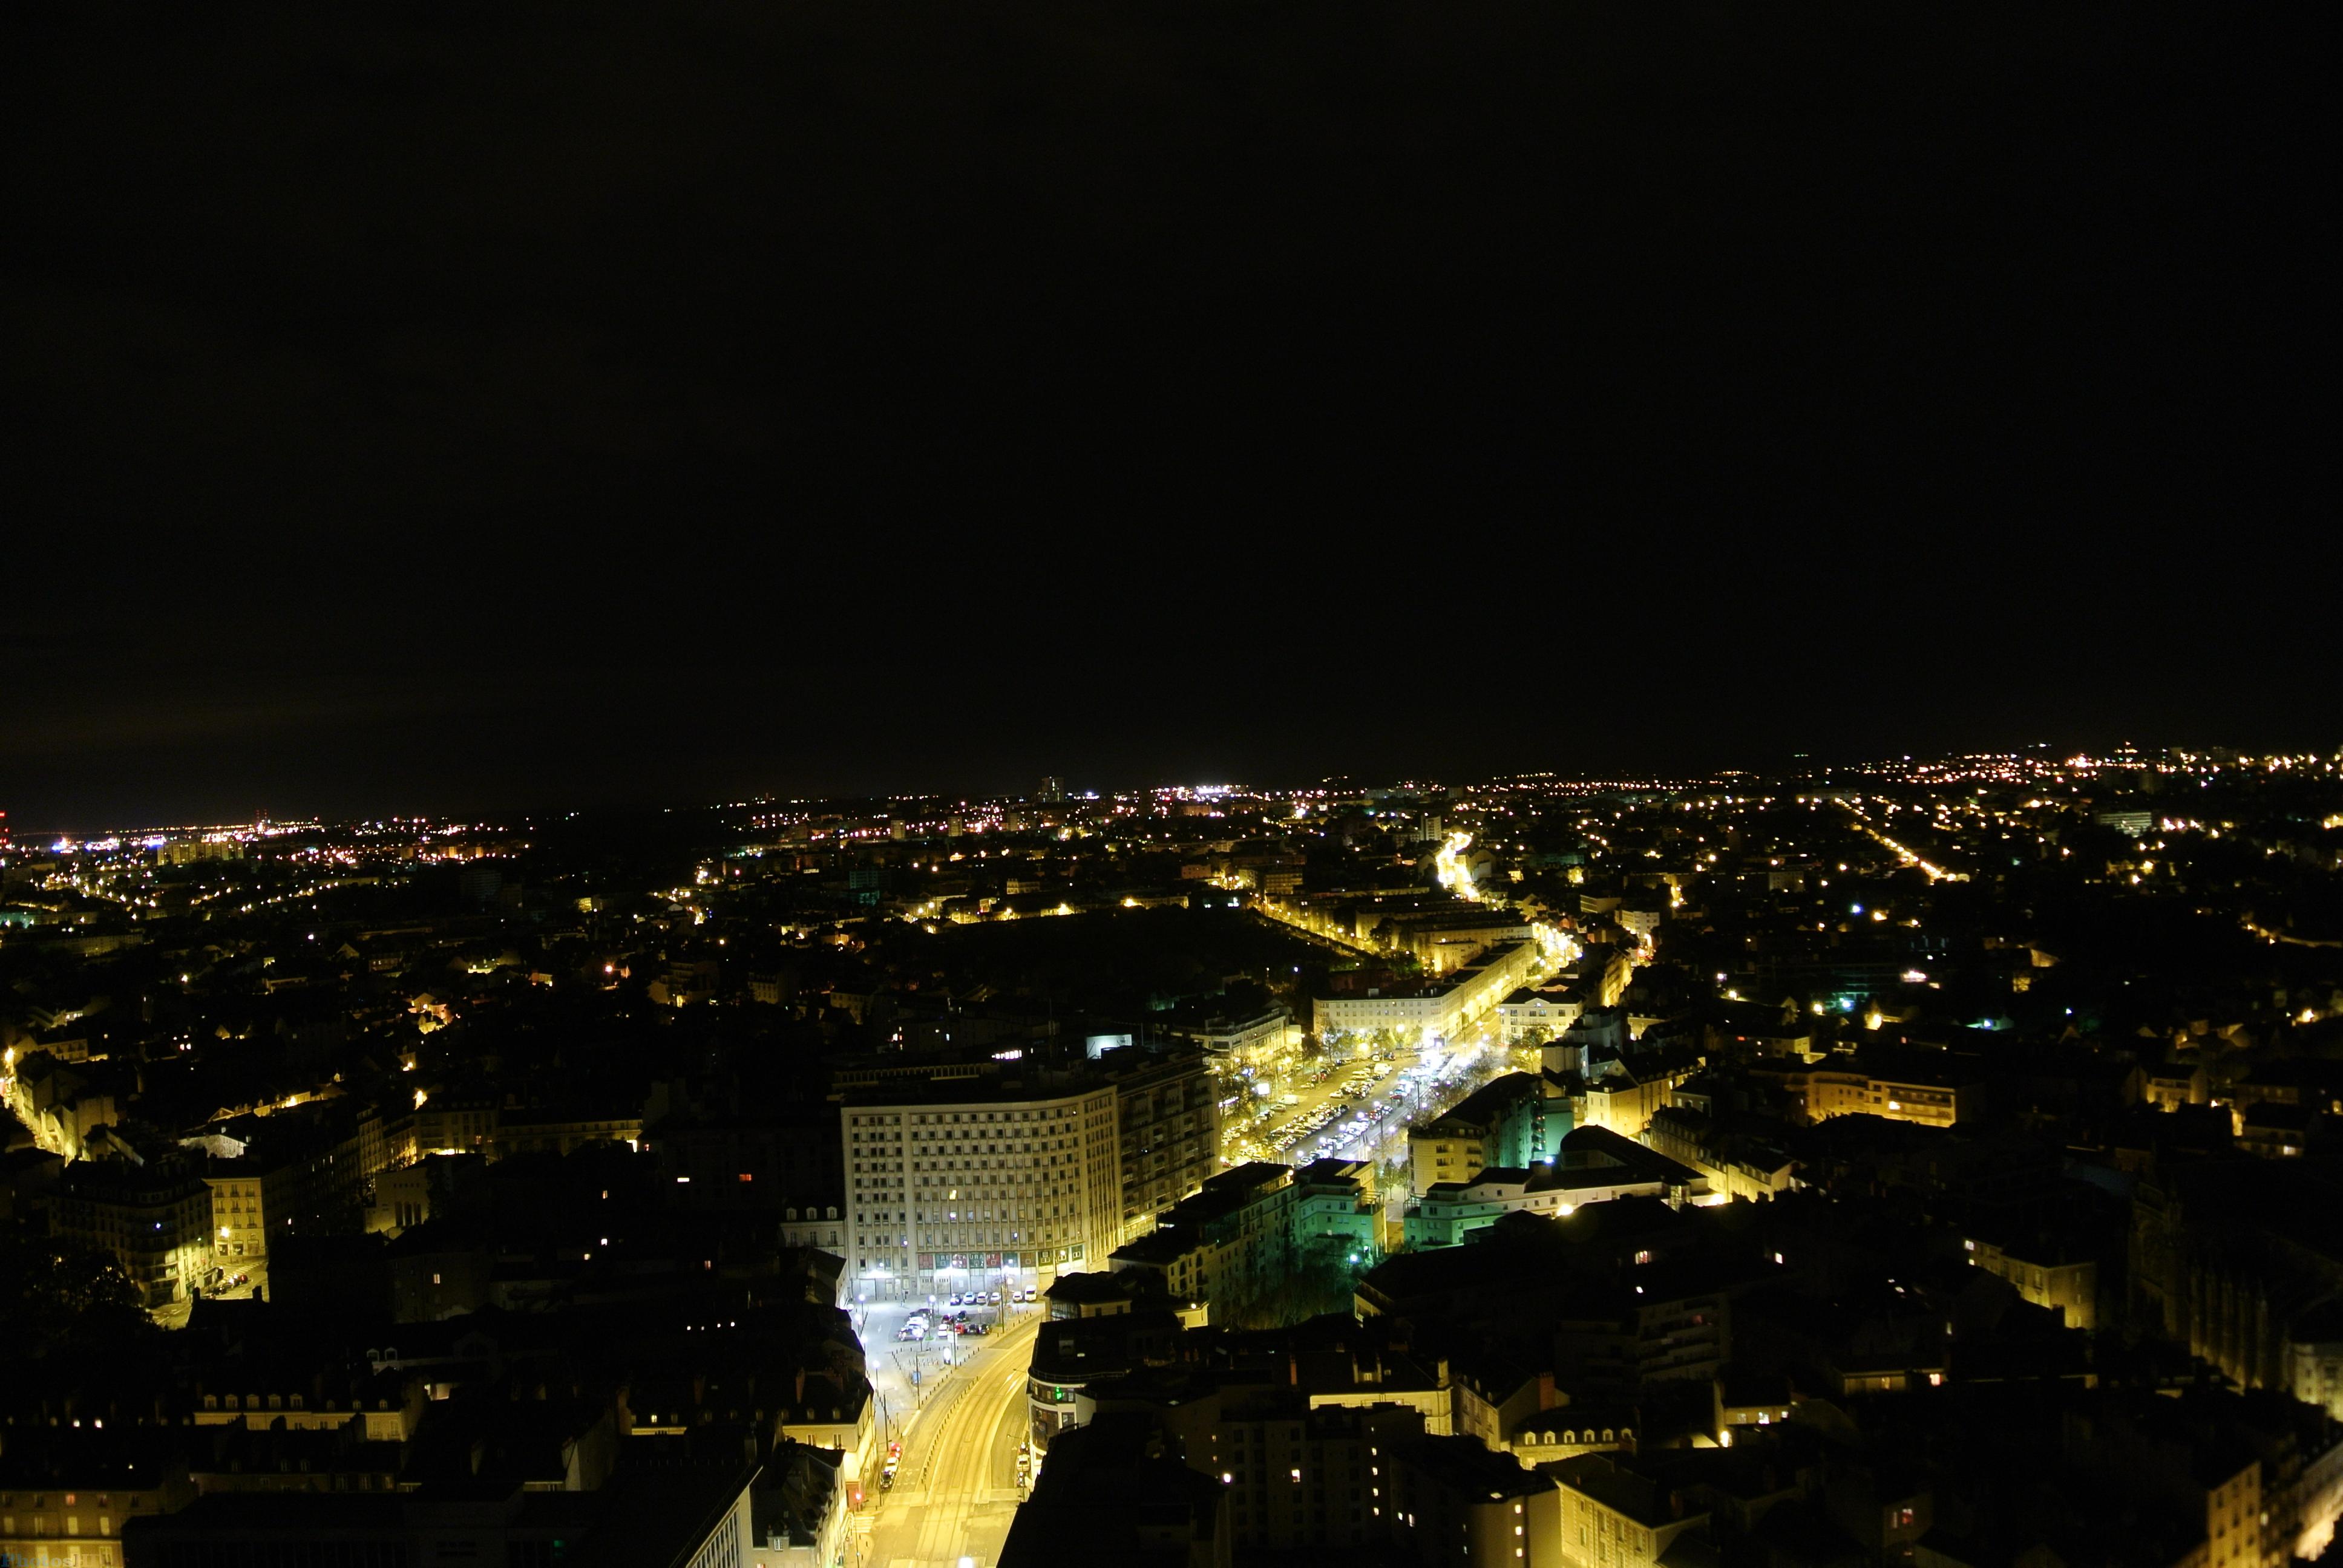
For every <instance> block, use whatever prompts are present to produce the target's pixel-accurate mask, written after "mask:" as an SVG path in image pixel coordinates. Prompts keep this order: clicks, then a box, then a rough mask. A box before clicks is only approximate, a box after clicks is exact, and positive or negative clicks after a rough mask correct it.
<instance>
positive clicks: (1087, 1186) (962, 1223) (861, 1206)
mask: <svg viewBox="0 0 2343 1568" xmlns="http://www.w3.org/2000/svg"><path fill="white" fill-rule="evenodd" d="M839 1115H840V1119H841V1128H840V1131H841V1132H842V1134H843V1137H844V1142H845V1145H846V1149H845V1157H846V1201H847V1216H848V1225H847V1231H848V1234H847V1245H846V1247H845V1252H846V1259H847V1269H848V1275H849V1278H850V1281H851V1286H852V1290H853V1293H854V1295H855V1296H856V1297H857V1298H858V1299H860V1300H885V1299H910V1300H925V1299H926V1298H927V1297H929V1296H930V1295H940V1294H943V1293H945V1292H951V1291H960V1290H978V1289H1021V1288H1023V1287H1025V1286H1028V1285H1032V1286H1036V1287H1037V1288H1038V1287H1039V1286H1041V1285H1045V1284H1046V1283H1047V1282H1049V1281H1050V1280H1051V1279H1053V1278H1054V1277H1055V1276H1056V1274H1057V1272H1058V1271H1060V1270H1067V1271H1081V1270H1088V1269H1103V1268H1105V1267H1106V1266H1107V1259H1108V1257H1109V1256H1110V1255H1111V1254H1112V1252H1113V1251H1114V1250H1115V1249H1116V1248H1117V1247H1119V1246H1121V1244H1122V1242H1123V1241H1124V1240H1125V1239H1126V1237H1125V1234H1124V1231H1125V1226H1124V1222H1123V1201H1122V1157H1121V1135H1120V1132H1119V1131H1118V1128H1117V1125H1116V1099H1115V1090H1114V1086H1113V1085H1112V1084H1111V1083H1101V1082H1097V1081H1091V1082H1089V1083H1086V1084H1082V1085H1080V1086H1077V1087H1070V1088H1051V1087H1043V1086H1039V1085H1036V1086H1034V1087H1031V1088H1024V1087H1021V1086H1020V1085H1018V1084H1016V1083H1011V1082H1003V1081H1000V1080H997V1079H980V1080H961V1081H944V1082H931V1083H924V1084H919V1085H916V1086H910V1085H901V1084H889V1085H876V1086H872V1087H870V1088H867V1089H861V1090H857V1091H851V1092H850V1094H849V1096H848V1099H847V1102H846V1103H845V1104H843V1105H841V1106H840V1109H839Z"/></svg>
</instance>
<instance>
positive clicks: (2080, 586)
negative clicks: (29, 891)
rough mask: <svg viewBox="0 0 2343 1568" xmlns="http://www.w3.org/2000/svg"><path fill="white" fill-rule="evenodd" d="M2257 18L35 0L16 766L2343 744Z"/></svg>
mask: <svg viewBox="0 0 2343 1568" xmlns="http://www.w3.org/2000/svg"><path fill="white" fill-rule="evenodd" d="M2247 9H2250V8H2247ZM2280 9H2281V10H2283V9H2284V8H2280ZM2239 12H2240V8H2237V7H2208V6H2204V5H2199V4H2193V3H2192V4H2187V5H2184V4H2179V3H2177V0H2141V3H2137V4H2124V5H2116V4H2102V5H2079V4H2066V3H2063V0H2048V3H2046V0H1986V3H1983V4H1974V5H1970V4H1964V5H1882V4H1880V3H1878V0H1860V3H1858V0H1844V3H1840V0H1762V3H1758V0H1704V3H1678V0H1276V3H1273V4H1272V3H1259V4H1254V3H1243V4H1239V3H1230V0H1178V3H1172V0H1147V3H1135V4H1124V3H1120V0H1080V3H1077V0H997V3H995V4H990V5H969V4H966V3H965V0H956V3H952V4H944V3H941V0H900V3H890V4H887V5H873V4H871V3H870V0H804V3H792V0H755V3H745V0H744V3H739V4H678V5H640V4H635V3H628V4H618V3H616V0H561V3H558V4H553V3H548V4H544V5H476V4H464V5H457V4H398V3H389V0H383V3H377V4H373V5H366V6H362V7H357V6H347V7H346V6H306V7H291V6H287V7H281V8H277V7H255V8H250V9H248V10H238V11H236V14H235V15H231V16H222V15H217V14H216V8H210V7H190V6H168V7H166V6H161V5H122V4H116V3H113V0H70V3H66V0H54V3H51V0H26V3H25V4H22V5H13V6H10V7H8V8H7V11H6V14H5V20H0V117H5V157H6V160H7V162H6V166H5V172H6V187H5V188H6V189H7V191H8V193H9V196H8V205H7V225H6V230H7V243H6V245H5V246H0V343H5V345H6V348H5V353H0V387H5V396H6V416H7V417H6V422H5V435H0V443H5V446H0V458H5V470H0V483H5V486H6V487H7V494H9V495H10V497H11V498H12V499H11V500H10V503H9V505H8V507H7V516H8V517H9V518H10V521H9V523H8V525H7V526H6V528H5V534H0V539H5V552H0V569H4V570H5V578H0V581H5V588H6V592H5V597H0V808H5V809H8V810H9V811H10V813H11V816H12V819H14V820H15V821H16V822H18V823H19V824H23V825H25V826H28V827H42V828H45V827H70V828H77V829H88V828H94V827H98V826H104V825H109V824H113V825H123V824H132V823H142V822H151V821H156V820H164V819H186V818H199V819H200V818H213V819H224V818H230V817H240V816H245V815H247V814H249V813H251V812H253V811H256V810H262V809H266V810H270V811H273V812H275V813H277V814H278V815H280V816H293V815H297V814H303V813H310V812H323V813H327V814H342V813H358V812H387V811H394V810H435V809H437V810H466V809H513V808H520V807H528V806H551V805H561V804H571V803H575V804H592V803H600V802H606V801H614V800H650V799H674V800H686V799H714V798H726V797H730V796H734V795H738V794H743V793H748V792H751V791H759V790H771V791H779V792H798V791H815V790H826V789H985V790H989V789H1002V788H1016V787H1021V786H1023V785H1025V784H1027V783H1028V782H1030V780H1031V779H1033V778H1035V777H1037V776H1038V775H1040V774H1041V773H1042V772H1056V773H1061V774H1063V775H1065V776H1067V777H1068V778H1069V779H1070V780H1072V781H1077V782H1086V783H1096V784H1099V785H1115V784H1123V783H1131V782H1140V781H1145V780H1150V779H1163V778H1179V777H1187V778H1202V777H1207V776H1210V777H1218V778H1227V777H1237V778H1251V779H1291V778H1306V777H1314V776H1317V775H1319V774H1321V773H1324V772H1331V771H1337V770H1356V771H1364V772H1393V771H1423V772H1433V773H1438V774H1443V775H1448V776H1458V775H1463V774H1468V773H1473V772H1476V771H1483V770H1492V769H1514V768H1559V769H1594V770H1610V769H1641V768H1692V767H1702V766H1715V765H1720V764H1723V765H1730V764H1734V763H1743V764H1747V765H1756V766H1763V765H1765V764H1766V763H1768V762H1771V761H1775V760H1779V759H1782V758H1783V757H1785V756H1786V755H1787V754H1788V753H1789V752H1791V751H1795V750H1820V751H1830V750H1839V751H1873V750H1890V749H1922V748H1927V749H1935V748H1938V747H1948V746H1967V745H1997V744H2012V743H2016V742H2019V741H2024V740H2029V739H2037V738H2039V739H2055V740H2057V741H2058V742H2060V743H2061V744H2066V743H2071V742H2078V741H2085V740H2093V739H2115V738H2118V737H2121V736H2131V737H2134V738H2137V739H2142V740H2146V741H2155V740H2189V739H2197V740H2227V741H2229V742H2231V743H2235V744H2243V745H2248V746H2258V745H2264V744H2278V743H2285V744H2316V745H2319V746H2321V747H2332V746H2334V745H2336V744H2337V743H2338V742H2343V725H2338V722H2337V719H2336V715H2337V703H2336V700H2335V699H2336V696H2337V679H2336V678H2337V675H2338V662H2339V661H2338V654H2337V651H2336V647H2337V643H2336V628H2335V627H2334V625H2333V622H2332V619H2331V613H2332V612H2331V606H2332V604H2333V600H2334V595H2335V584H2336V576H2335V570H2336V568H2337V565H2338V551H2337V548H2336V545H2335V542H2334V539H2335V527H2334V514H2335V507H2334V502H2333V484H2332V468H2333V464H2332V457H2331V447H2332V445H2333V437H2332V433H2331V432H2332V426H2333V409H2334V397H2333V393H2334V385H2333V378H2332V373H2331V365H2332V357H2331V354H2330V352H2329V351H2328V347H2327V341H2326V340H2327V339H2328V337H2331V331H2330V327H2329V317H2330V314H2331V309H2332V307H2331V297H2332V283H2331V279H2332V277H2333V276H2336V275H2337V273H2338V265H2337V262H2338V258H2337V256H2335V254H2334V250H2335V247H2334V245H2333V237H2334V236H2333V233H2332V195H2331V193H2332V192H2333V191H2334V190H2336V189H2338V188H2343V178H2338V168H2337V167H2336V162H2337V160H2336V157H2335V135H2336V133H2335V129H2334V126H2333V117H2332V116H2331V114H2329V113H2328V112H2327V108H2326V106H2325V103H2324V100H2323V98H2322V93H2323V91H2324V85H2323V83H2322V82H2320V81H2319V80H2318V74H2319V71H2320V70H2321V66H2320V62H2321V61H2322V60H2323V59H2324V57H2325V56H2324V53H2323V49H2322V48H2320V47H2318V46H2315V44H2316V41H2315V40H2314V39H2312V38H2310V37H2308V36H2291V35H2288V33H2287V32H2286V31H2285V30H2284V29H2285V27H2286V26H2288V25H2290V24H2288V23H2286V22H2282V21H2280V20H2278V19H2277V18H2274V17H2271V16H2267V15H2262V16H2258V15H2241V14H2239ZM2303 25H2305V26H2306V27H2307V26H2308V23H2307V22H2305V23H2304V24H2303Z"/></svg>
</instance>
